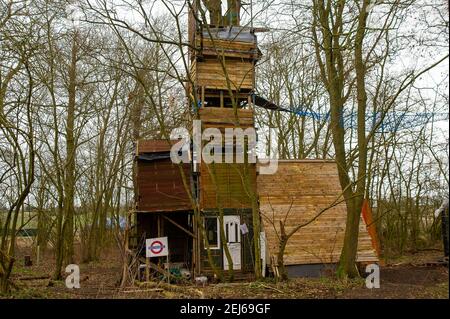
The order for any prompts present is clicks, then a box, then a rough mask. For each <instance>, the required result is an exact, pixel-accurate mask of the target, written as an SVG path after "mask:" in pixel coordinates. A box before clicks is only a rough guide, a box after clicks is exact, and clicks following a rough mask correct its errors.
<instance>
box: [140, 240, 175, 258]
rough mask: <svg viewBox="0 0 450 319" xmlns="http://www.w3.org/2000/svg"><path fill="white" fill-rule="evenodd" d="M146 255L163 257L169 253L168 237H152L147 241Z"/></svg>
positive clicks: (148, 256)
mask: <svg viewBox="0 0 450 319" xmlns="http://www.w3.org/2000/svg"><path fill="white" fill-rule="evenodd" d="M145 244H146V245H145V246H146V254H145V255H146V257H147V258H150V257H163V256H167V255H168V254H169V247H168V244H167V237H159V238H150V239H147V240H146V241H145Z"/></svg>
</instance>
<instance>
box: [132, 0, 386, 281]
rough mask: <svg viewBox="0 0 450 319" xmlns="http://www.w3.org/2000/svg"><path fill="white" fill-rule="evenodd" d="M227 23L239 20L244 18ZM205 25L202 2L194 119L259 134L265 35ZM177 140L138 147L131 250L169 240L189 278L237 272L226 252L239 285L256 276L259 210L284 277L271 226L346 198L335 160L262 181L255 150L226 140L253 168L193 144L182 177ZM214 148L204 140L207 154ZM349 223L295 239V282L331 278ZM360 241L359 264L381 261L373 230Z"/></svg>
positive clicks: (192, 56) (267, 247)
mask: <svg viewBox="0 0 450 319" xmlns="http://www.w3.org/2000/svg"><path fill="white" fill-rule="evenodd" d="M227 16H231V17H236V12H234V13H233V12H232V13H231V14H230V13H227V15H226V16H225V17H227ZM201 21H202V17H201V15H200V14H199V11H198V3H194V6H193V8H191V10H190V13H189V42H190V51H189V61H190V67H189V73H190V74H189V81H188V90H187V94H188V97H189V104H190V106H191V109H192V112H193V118H194V119H196V120H200V121H201V129H200V130H201V132H205V130H206V129H210V128H212V129H216V130H219V131H220V132H221V133H222V135H224V132H225V130H226V129H227V128H232V129H237V128H240V129H243V130H245V129H247V128H254V127H255V122H254V106H255V103H256V104H258V101H264V103H266V102H267V101H265V100H264V99H263V98H259V97H256V96H255V95H254V92H255V65H256V63H257V61H258V60H259V59H260V58H261V53H260V51H259V49H258V45H257V37H256V35H255V32H256V31H258V30H257V29H254V28H249V27H242V26H239V14H237V19H236V18H233V19H229V20H228V19H226V18H223V19H215V21H214V23H211V21H210V22H209V23H203V22H201ZM267 105H269V106H270V107H271V108H272V107H276V106H275V105H273V104H270V103H266V107H267ZM176 142H177V141H170V142H168V141H157V140H150V141H138V142H137V149H136V156H135V158H136V160H135V164H136V169H135V176H134V180H135V187H136V190H137V193H136V194H135V195H136V207H135V212H136V213H135V214H134V216H135V226H136V227H135V232H134V235H133V236H134V237H133V238H134V244H133V245H132V248H134V249H137V250H138V252H139V253H140V254H141V255H142V256H145V246H143V243H144V241H145V239H148V238H156V237H164V236H166V237H168V245H169V250H170V252H169V258H168V260H170V265H172V266H173V267H178V268H183V269H184V270H188V271H189V272H190V273H191V274H192V275H193V276H198V275H209V276H210V275H212V274H213V268H216V269H217V268H218V269H221V270H222V271H224V272H225V271H226V270H228V268H229V259H228V258H227V257H226V250H227V251H228V252H229V254H228V256H229V257H231V261H232V266H233V271H234V273H235V277H236V278H248V277H251V276H252V274H253V273H254V264H255V260H254V251H253V245H254V238H255V236H261V237H260V238H264V236H262V235H263V234H264V233H263V234H254V232H253V220H252V218H253V214H254V211H255V209H256V214H258V216H257V217H259V218H260V220H261V225H262V227H263V228H264V229H263V231H264V232H265V237H266V238H267V243H266V242H264V243H263V244H262V249H261V255H262V256H261V257H262V259H263V268H264V270H265V269H266V266H267V269H268V270H273V271H276V269H274V267H273V266H274V263H273V262H272V261H273V256H274V255H275V254H276V250H277V245H278V241H277V237H276V236H275V230H274V228H273V227H272V225H273V224H277V223H278V221H277V220H278V219H283V216H281V214H282V213H283V212H284V210H285V209H286V207H290V206H291V209H292V212H290V213H289V214H290V215H289V219H288V222H290V223H292V225H289V224H287V225H286V227H293V226H295V223H297V222H302V221H304V220H306V219H307V218H308V217H309V216H310V215H311V214H312V213H313V212H314V211H316V210H317V209H319V208H320V207H324V205H330V204H331V203H332V200H333V196H334V197H336V196H338V195H339V194H340V192H341V190H340V188H339V183H338V179H337V167H336V164H335V163H334V162H330V161H328V162H324V161H314V160H310V161H300V162H295V161H285V162H282V163H281V165H280V169H279V170H278V172H277V173H276V174H275V175H267V176H258V174H257V164H256V163H251V162H249V161H248V155H247V152H246V147H247V146H248V145H244V146H243V147H242V145H241V146H240V145H238V144H237V143H236V142H235V141H234V140H233V142H232V143H231V144H230V143H228V144H225V143H224V142H223V141H222V144H221V145H220V147H221V148H222V150H226V149H227V148H230V147H232V148H233V152H234V154H235V156H237V154H244V157H245V161H244V162H239V163H237V162H236V161H234V162H232V163H229V162H225V161H224V160H223V159H224V158H223V156H224V155H223V154H222V155H221V156H222V161H220V162H213V163H209V164H207V163H206V162H205V161H203V159H202V160H201V161H195V160H193V157H194V153H195V151H194V150H193V149H192V145H184V146H183V147H187V148H189V149H190V151H191V155H192V158H191V161H190V163H188V164H182V169H181V170H180V166H179V165H178V164H174V163H172V161H171V158H170V150H171V147H172V145H173V144H174V143H176ZM208 142H209V141H202V146H204V145H205V144H207V143H208ZM247 142H248V141H247ZM197 153H198V152H197ZM197 156H198V154H197ZM181 172H183V174H182V173H181ZM301 180H303V181H302V182H301ZM281 186H283V187H287V189H285V190H284V189H283V187H281ZM272 197H273V198H272ZM269 215H270V216H272V217H273V218H274V219H275V220H273V221H272V223H268V222H267V220H264V218H261V217H262V216H269ZM220 216H223V222H222V224H221V223H220V220H221V218H220ZM345 217H346V215H345V208H343V206H342V205H339V206H336V207H334V208H333V209H330V211H329V212H328V211H327V212H326V213H324V214H323V216H321V217H320V218H318V219H317V221H316V222H314V223H312V224H311V225H310V226H308V227H307V228H305V230H304V231H302V232H299V233H298V234H296V235H295V236H293V240H292V241H291V242H290V243H289V245H288V246H287V249H286V254H287V257H286V261H287V264H288V266H289V267H288V269H289V272H290V273H291V274H292V275H305V274H306V275H307V274H311V273H314V274H316V275H317V274H319V273H321V272H322V271H323V269H324V267H323V265H326V264H335V263H336V262H337V256H338V255H337V254H336V253H337V252H338V251H340V247H342V241H343V239H342V238H343V232H344V231H345ZM362 225H364V224H362ZM222 230H223V232H222ZM221 232H222V234H223V236H221ZM130 242H131V241H130ZM360 243H361V245H360V250H361V251H360V253H359V254H358V260H359V261H361V262H371V261H376V260H377V257H376V255H375V253H374V250H373V248H372V246H371V243H370V238H369V237H368V234H367V230H366V229H365V227H364V226H362V227H361V235H360ZM311 250H312V251H311ZM165 261H166V259H165V258H162V259H157V258H153V260H152V262H153V263H160V264H161V263H164V262H165ZM266 261H267V262H266ZM270 266H272V267H270ZM264 270H263V272H264Z"/></svg>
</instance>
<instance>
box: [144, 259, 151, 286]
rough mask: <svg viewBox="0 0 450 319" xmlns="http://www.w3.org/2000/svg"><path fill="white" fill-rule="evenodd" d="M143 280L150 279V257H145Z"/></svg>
mask: <svg viewBox="0 0 450 319" xmlns="http://www.w3.org/2000/svg"><path fill="white" fill-rule="evenodd" d="M145 281H146V282H149V281H150V258H147V257H146V258H145Z"/></svg>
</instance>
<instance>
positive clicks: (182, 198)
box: [136, 140, 192, 212]
mask: <svg viewBox="0 0 450 319" xmlns="http://www.w3.org/2000/svg"><path fill="white" fill-rule="evenodd" d="M174 143H175V142H174V141H172V142H170V143H169V142H168V141H165V140H140V141H138V143H137V151H136V186H137V194H136V210H137V211H140V212H166V211H170V212H172V211H186V210H191V209H192V203H191V201H190V199H189V193H188V192H187V190H186V187H185V185H184V183H183V176H182V174H181V172H180V167H179V165H178V164H174V163H172V160H171V159H170V149H171V147H172V145H173V144H174ZM182 165H183V171H184V175H185V179H186V183H187V184H188V185H189V191H191V190H190V188H191V179H192V177H191V165H190V164H182Z"/></svg>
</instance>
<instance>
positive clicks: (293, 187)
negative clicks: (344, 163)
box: [257, 160, 378, 276]
mask: <svg viewBox="0 0 450 319" xmlns="http://www.w3.org/2000/svg"><path fill="white" fill-rule="evenodd" d="M257 185H258V194H259V200H260V211H261V215H262V220H263V224H264V230H265V233H266V238H267V248H268V254H269V257H272V256H273V255H275V254H276V252H277V251H278V237H277V235H276V231H275V229H274V226H275V227H277V230H278V229H279V228H278V227H279V221H280V220H286V232H289V230H290V229H292V228H293V227H295V226H297V225H301V224H303V223H305V222H308V221H310V220H311V219H312V218H313V217H314V216H316V215H317V214H318V213H319V212H320V211H321V210H323V209H325V208H327V207H330V208H329V209H328V210H326V211H325V212H324V213H323V214H321V215H320V216H319V217H318V218H317V219H316V220H315V221H314V222H312V223H311V224H309V225H307V226H305V227H303V228H301V229H300V230H299V231H297V232H296V233H295V234H294V235H293V236H292V238H291V239H290V240H289V241H288V244H287V247H286V251H285V257H284V261H285V264H286V265H287V268H288V272H289V273H290V275H291V276H296V275H298V276H304V275H317V274H318V273H320V272H321V271H324V269H325V268H326V267H332V265H334V264H336V263H337V262H338V261H339V257H340V253H341V249H342V246H343V241H344V232H345V224H346V211H347V210H346V206H345V202H342V197H340V195H341V193H342V189H341V186H340V184H339V178H338V172H337V166H336V163H335V162H334V161H325V160H296V161H290V160H287V161H282V160H280V161H279V163H278V171H277V172H276V173H275V174H274V175H259V176H258V181H257ZM339 197H340V198H339ZM338 202H341V203H338ZM336 203H338V204H337V205H335V204H336ZM268 260H270V258H269V259H268ZM357 261H358V262H377V261H378V257H377V255H376V252H375V250H374V248H373V247H372V243H371V238H370V236H369V234H368V232H367V229H366V225H365V224H364V221H363V220H362V219H361V222H360V233H359V242H358V255H357ZM327 265H328V266H327Z"/></svg>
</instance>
